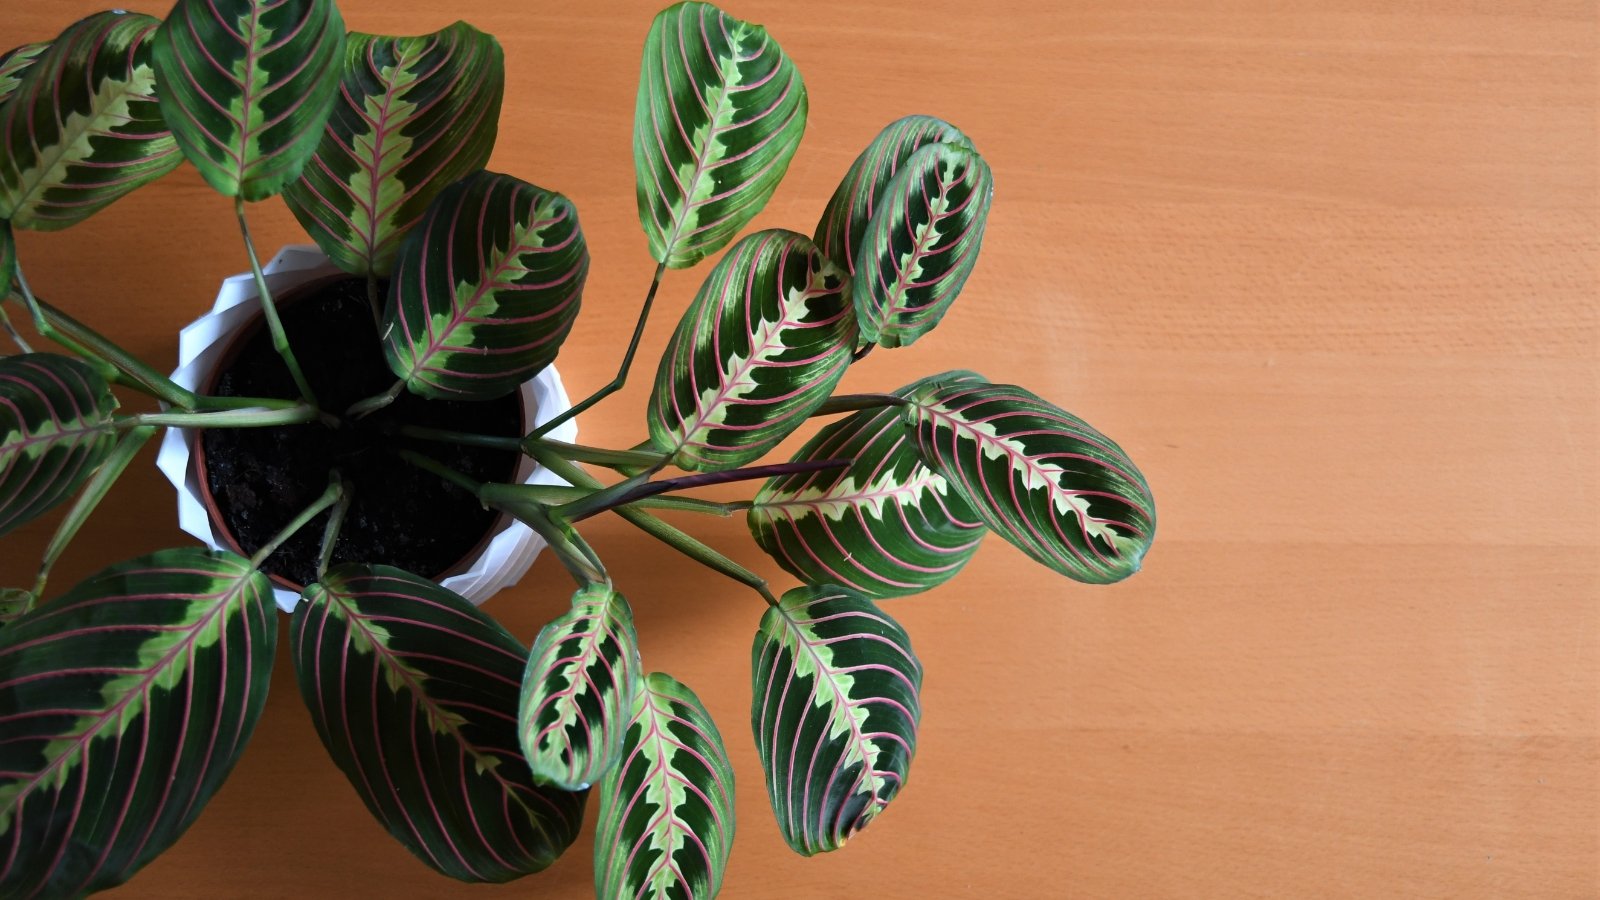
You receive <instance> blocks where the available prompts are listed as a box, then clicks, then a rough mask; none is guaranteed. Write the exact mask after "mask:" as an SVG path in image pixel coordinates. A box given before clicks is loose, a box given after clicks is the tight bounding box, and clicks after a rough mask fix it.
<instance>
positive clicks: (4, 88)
mask: <svg viewBox="0 0 1600 900" xmlns="http://www.w3.org/2000/svg"><path fill="white" fill-rule="evenodd" d="M49 49H50V42H49V41H40V42H39V43H37V44H23V45H22V46H20V47H13V48H11V49H10V50H7V51H6V52H5V53H0V103H5V102H6V101H7V100H9V99H11V95H12V94H15V93H16V92H17V86H18V85H20V84H21V83H22V73H24V72H26V71H28V67H29V66H32V65H33V64H34V62H35V61H36V60H38V58H39V57H41V56H43V55H44V52H45V51H46V50H49Z"/></svg>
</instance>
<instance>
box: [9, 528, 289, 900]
mask: <svg viewBox="0 0 1600 900" xmlns="http://www.w3.org/2000/svg"><path fill="white" fill-rule="evenodd" d="M273 612H274V610H273V603H272V585H271V582H269V581H268V579H267V577H266V576H265V575H263V574H261V573H260V572H257V571H255V570H253V569H252V568H251V567H250V564H249V563H248V562H246V561H245V560H244V559H243V558H241V557H239V556H236V555H234V554H232V553H222V552H213V551H207V550H200V549H197V548H194V549H191V548H185V549H179V550H163V551H160V552H157V553H152V554H150V555H148V556H142V557H140V558H138V559H134V560H130V561H128V562H124V563H119V564H118V565H115V566H112V567H110V568H108V569H106V570H104V571H102V572H100V573H99V574H97V575H95V576H93V577H91V578H90V579H89V580H87V581H85V582H84V583H82V584H80V585H78V586H77V587H75V588H73V589H72V590H71V591H69V592H68V593H67V594H66V596H64V597H62V598H60V599H59V600H56V601H54V602H52V603H50V604H48V605H46V606H42V607H39V608H37V609H35V610H34V611H33V612H30V613H28V614H27V615H24V616H23V617H22V618H20V619H18V620H17V621H15V622H13V623H12V624H10V625H8V626H6V627H5V628H4V629H0V735H4V738H3V739H0V848H5V849H4V850H0V896H4V897H76V896H80V895H82V894H85V893H89V892H92V891H97V890H102V889H104V888H108V887H111V886H113V885H117V884H121V883H122V882H124V881H126V880H127V879H128V878H129V877H130V876H131V875H133V873H135V872H137V871H138V870H139V868H140V867H141V866H143V865H145V864H146V863H148V862H149V861H150V860H152V859H154V858H155V857H156V856H157V855H158V854H160V853H161V852H162V851H164V850H166V849H167V848H168V847H170V846H172V844H173V843H174V842H176V841H177V840H178V838H179V837H181V836H182V835H183V832H184V830H185V829H187V828H188V827H189V825H190V824H192V823H193V822H194V820H195V818H196V817H197V816H199V815H200V811H201V809H203V808H204V807H205V805H206V803H207V801H209V800H210V799H211V796H212V794H214V793H216V790H217V788H219V787H221V786H222V782H223V779H225V778H227V777H228V773H229V772H230V771H232V769H233V765H234V763H235V762H236V761H237V760H238V758H239V754H240V752H241V751H243V750H244V747H245V744H246V743H248V742H249V740H250V734H251V732H252V730H254V728H255V724H256V720H257V719H258V718H259V717H260V715H261V709H262V707H263V706H264V705H265V703H266V699H267V685H268V682H269V681H270V676H271V674H272V658H273V654H274V652H275V650H276V648H277V641H278V624H277V621H276V617H275V616H274V614H273Z"/></svg>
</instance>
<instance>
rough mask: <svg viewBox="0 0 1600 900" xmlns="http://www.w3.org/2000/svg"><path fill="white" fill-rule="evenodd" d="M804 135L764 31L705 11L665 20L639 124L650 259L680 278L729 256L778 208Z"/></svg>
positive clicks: (642, 76) (644, 75) (642, 214)
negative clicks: (760, 216)
mask: <svg viewBox="0 0 1600 900" xmlns="http://www.w3.org/2000/svg"><path fill="white" fill-rule="evenodd" d="M805 127H806V88H805V83H804V82H803V81H802V80H801V78H800V72H799V70H798V69H796V68H795V66H794V63H793V62H791V61H790V59H789V57H788V56H786V55H784V52H783V48H782V47H779V46H778V42H777V41H775V40H773V39H772V37H771V36H770V35H768V34H767V31H766V29H764V28H762V27H761V26H759V25H752V24H750V23H749V22H742V21H740V20H738V19H735V18H734V17H732V16H730V15H728V14H727V13H724V12H723V11H722V10H720V9H718V8H716V7H715V6H712V5H711V4H709V3H695V2H688V3H679V4H677V5H675V6H671V7H669V8H667V9H665V10H663V11H662V12H661V13H660V14H659V15H657V16H656V18H655V21H654V22H653V23H652V24H651V26H650V33H649V34H648V35H647V36H646V37H645V44H644V59H643V61H642V63H641V65H640V68H639V97H638V101H637V103H636V104H635V106H634V119H633V164H634V171H635V174H636V176H637V193H638V200H639V221H640V222H641V223H642V224H643V225H644V231H645V234H646V235H647V236H648V237H649V239H650V255H651V256H653V257H655V259H656V261H657V262H659V263H663V264H664V265H666V266H667V267H668V268H671V269H682V268H687V267H689V266H692V265H694V264H695V263H697V262H699V261H700V260H702V259H704V258H706V257H707V256H710V255H711V254H713V253H715V252H717V251H718V250H720V249H722V248H723V247H725V246H727V244H728V242H729V241H731V240H733V237H734V235H736V234H738V232H739V229H741V228H743V227H744V226H745V225H746V224H748V223H749V222H750V220H751V219H752V218H754V217H755V214H756V213H758V212H760V211H761V208H762V207H763V206H765V205H766V204H767V200H768V199H769V198H771V197H772V192H773V191H774V190H776V189H777V187H778V182H779V181H780V180H782V178H783V173H784V172H785V171H786V170H787V169H788V168H789V160H790V159H791V158H792V157H793V156H794V151H795V148H797V147H798V146H799V145H800V135H801V134H802V133H803V132H804V131H805Z"/></svg>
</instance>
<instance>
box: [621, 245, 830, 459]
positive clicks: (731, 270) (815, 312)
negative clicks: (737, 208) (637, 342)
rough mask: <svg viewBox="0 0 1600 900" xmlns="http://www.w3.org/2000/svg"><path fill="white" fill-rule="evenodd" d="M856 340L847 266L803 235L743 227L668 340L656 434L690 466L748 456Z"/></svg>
mask: <svg viewBox="0 0 1600 900" xmlns="http://www.w3.org/2000/svg"><path fill="white" fill-rule="evenodd" d="M855 344H856V322H855V316H854V314H853V313H852V312H851V309H850V299H849V291H848V287H847V284H846V281H845V274H844V272H843V271H842V270H841V269H840V268H839V267H838V266H836V265H834V264H833V263H832V262H829V261H828V259H827V257H825V256H823V255H822V252H821V251H820V250H818V249H817V248H816V245H814V244H812V243H811V241H810V239H808V238H806V237H805V236H803V235H799V234H795V233H794V232H792V231H781V230H772V231H760V232H756V233H755V234H752V235H749V236H747V237H745V238H743V239H742V240H740V241H739V243H737V244H735V245H734V246H733V249H731V250H729V251H728V253H727V255H725V256H724V257H723V258H722V259H721V260H719V261H718V262H717V265H716V267H715V268H713V269H712V270H711V274H710V275H709V276H707V278H706V281H705V284H703V285H702V286H701V287H700V292H699V293H698V294H697V295H695V298H694V302H693V303H692V304H690V306H689V309H688V310H687V311H686V312H685V313H684V315H683V318H682V320H680V321H679V322H678V328H677V330H676V331H675V332H673V335H672V339H671V341H670V342H669V343H668V344H667V349H666V352H665V353H664V354H663V355H662V357H661V365H660V368H659V369H657V371H656V381H655V389H654V390H653V391H652V392H651V394H650V406H649V410H648V418H649V424H650V439H651V442H652V443H653V444H654V445H655V446H656V448H657V449H659V450H661V451H662V452H664V453H667V454H670V455H671V456H672V462H673V464H675V465H677V466H679V467H681V468H684V469H688V470H690V471H700V472H716V471H721V470H723V469H732V468H735V467H738V466H741V465H744V464H745V463H748V462H750V461H752V460H755V459H757V458H759V457H760V456H762V455H763V454H765V453H766V452H767V451H768V450H771V449H772V448H773V447H775V446H777V444H778V443H779V442H780V441H782V440H783V439H784V438H785V437H786V436H787V435H788V434H789V433H790V432H791V431H794V430H795V429H796V428H798V427H799V426H800V424H801V423H802V422H804V421H805V420H806V417H807V416H809V415H811V413H812V412H813V411H815V410H816V408H817V407H818V406H820V405H821V404H822V402H823V401H825V400H827V399H828V395H829V394H831V393H832V392H833V388H834V386H835V385H837V384H838V383H839V379H840V378H842V377H843V376H844V372H845V369H847V368H849V366H850V354H851V353H852V352H853V351H854V349H855Z"/></svg>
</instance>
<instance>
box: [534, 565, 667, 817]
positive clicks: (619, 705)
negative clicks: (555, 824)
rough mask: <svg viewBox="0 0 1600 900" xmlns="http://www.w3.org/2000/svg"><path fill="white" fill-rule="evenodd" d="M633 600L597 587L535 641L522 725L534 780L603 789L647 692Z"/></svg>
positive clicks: (573, 787)
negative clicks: (643, 685)
mask: <svg viewBox="0 0 1600 900" xmlns="http://www.w3.org/2000/svg"><path fill="white" fill-rule="evenodd" d="M640 674H641V673H640V668H639V638H638V636H637V635H636V634H635V633H634V629H633V611H632V610H631V609H630V608H629V607H628V601H627V600H625V599H623V597H622V595H621V594H618V593H616V592H615V591H614V590H612V589H611V587H610V586H609V585H590V586H588V587H585V588H582V589H580V590H579V591H578V592H577V593H576V594H574V595H573V597H572V608H571V609H570V610H568V611H567V612H566V613H563V614H562V615H561V616H559V617H558V618H557V619H556V620H555V621H553V622H551V623H550V624H548V625H546V626H545V627H544V628H543V629H541V630H540V632H539V637H538V638H537V639H536V640H535V641H534V642H533V649H532V650H531V651H530V652H529V654H528V666H527V669H526V670H525V671H524V673H523V676H522V697H521V703H520V704H519V706H518V712H517V718H518V720H519V722H520V734H521V739H522V750H523V753H524V754H526V756H527V758H528V764H529V765H530V766H531V767H532V769H533V777H534V778H535V779H536V780H538V781H540V782H544V783H548V784H551V785H554V786H556V787H560V788H564V789H566V790H581V789H583V788H587V787H589V786H590V785H592V784H594V783H596V782H598V781H599V780H600V777H601V776H602V775H604V774H605V773H606V771H607V770H609V769H610V768H611V766H612V765H613V764H615V763H616V761H617V758H618V757H619V756H620V755H621V753H622V741H623V737H624V734H625V733H626V731H627V725H628V722H629V721H630V719H631V718H632V712H633V702H634V697H635V696H637V694H638V692H639V690H640V684H641V678H640Z"/></svg>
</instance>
